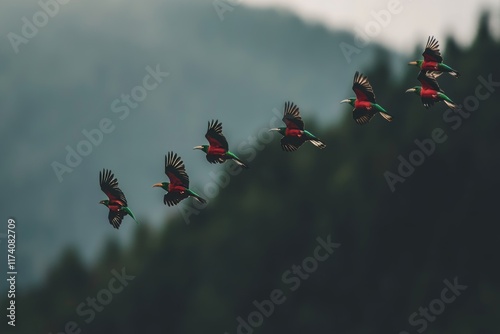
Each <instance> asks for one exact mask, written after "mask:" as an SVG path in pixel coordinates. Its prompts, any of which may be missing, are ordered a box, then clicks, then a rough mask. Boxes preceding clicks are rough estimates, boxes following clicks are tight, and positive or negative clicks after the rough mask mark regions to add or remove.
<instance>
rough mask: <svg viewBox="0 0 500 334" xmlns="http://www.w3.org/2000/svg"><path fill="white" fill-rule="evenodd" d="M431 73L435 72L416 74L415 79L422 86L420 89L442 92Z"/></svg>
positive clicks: (422, 71)
mask: <svg viewBox="0 0 500 334" xmlns="http://www.w3.org/2000/svg"><path fill="white" fill-rule="evenodd" d="M433 73H435V72H429V71H424V70H421V71H420V72H419V73H418V77H417V79H418V81H420V83H421V84H422V88H424V89H433V90H435V91H438V92H442V90H441V87H439V84H438V82H437V80H436V76H435V75H434V74H433Z"/></svg>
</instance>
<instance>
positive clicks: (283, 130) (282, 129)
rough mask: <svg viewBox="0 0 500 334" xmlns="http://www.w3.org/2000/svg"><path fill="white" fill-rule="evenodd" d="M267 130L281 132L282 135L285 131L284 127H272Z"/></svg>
mask: <svg viewBox="0 0 500 334" xmlns="http://www.w3.org/2000/svg"><path fill="white" fill-rule="evenodd" d="M269 131H277V132H279V133H280V134H282V135H283V136H284V135H285V132H286V127H281V128H272V129H269Z"/></svg>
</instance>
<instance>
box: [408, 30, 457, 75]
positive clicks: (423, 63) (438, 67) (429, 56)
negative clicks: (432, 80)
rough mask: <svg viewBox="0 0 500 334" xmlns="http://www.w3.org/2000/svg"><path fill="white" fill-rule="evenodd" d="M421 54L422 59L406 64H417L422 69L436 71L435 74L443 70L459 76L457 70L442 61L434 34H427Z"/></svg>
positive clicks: (439, 73)
mask: <svg viewBox="0 0 500 334" xmlns="http://www.w3.org/2000/svg"><path fill="white" fill-rule="evenodd" d="M422 56H424V60H415V61H411V62H409V63H408V65H414V66H418V68H420V70H422V71H434V72H438V74H437V75H436V76H439V75H441V74H442V73H443V72H447V73H449V74H450V75H451V76H453V77H455V78H459V77H460V73H458V71H457V70H454V69H453V68H451V67H450V66H448V65H446V64H445V63H443V57H442V56H441V52H440V51H439V43H438V41H437V40H436V39H435V38H434V36H429V38H428V39H427V45H426V46H425V50H424V53H422Z"/></svg>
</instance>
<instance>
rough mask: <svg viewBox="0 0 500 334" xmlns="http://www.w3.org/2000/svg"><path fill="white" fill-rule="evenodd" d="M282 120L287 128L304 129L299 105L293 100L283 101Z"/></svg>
mask: <svg viewBox="0 0 500 334" xmlns="http://www.w3.org/2000/svg"><path fill="white" fill-rule="evenodd" d="M283 122H285V124H286V127H287V128H289V129H299V130H304V121H303V120H302V117H300V113H299V107H297V105H295V104H294V103H293V102H286V103H285V110H284V113H283Z"/></svg>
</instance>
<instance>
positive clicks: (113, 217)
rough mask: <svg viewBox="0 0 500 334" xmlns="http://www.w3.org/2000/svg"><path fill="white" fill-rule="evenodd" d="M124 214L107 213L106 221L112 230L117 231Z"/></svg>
mask: <svg viewBox="0 0 500 334" xmlns="http://www.w3.org/2000/svg"><path fill="white" fill-rule="evenodd" d="M125 215H126V213H125V212H123V211H111V210H109V213H108V220H109V223H110V224H111V225H113V227H114V228H116V229H118V228H119V227H120V225H121V223H122V220H123V217H125Z"/></svg>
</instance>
